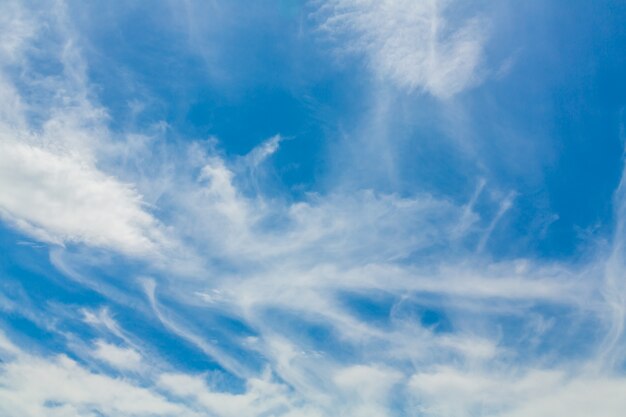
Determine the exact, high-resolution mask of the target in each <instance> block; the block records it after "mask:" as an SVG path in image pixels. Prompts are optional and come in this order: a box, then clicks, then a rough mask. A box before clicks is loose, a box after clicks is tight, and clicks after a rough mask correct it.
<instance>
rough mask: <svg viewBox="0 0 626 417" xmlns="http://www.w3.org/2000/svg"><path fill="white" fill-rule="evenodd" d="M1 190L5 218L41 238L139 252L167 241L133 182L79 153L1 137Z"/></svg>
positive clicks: (148, 250)
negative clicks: (118, 177)
mask: <svg viewBox="0 0 626 417" xmlns="http://www.w3.org/2000/svg"><path fill="white" fill-rule="evenodd" d="M5 134H6V133H5ZM0 190H1V191H0V210H1V212H2V216H3V217H4V219H5V220H8V221H10V222H11V223H13V224H14V225H15V226H17V227H18V228H20V229H21V230H23V231H25V232H26V233H28V234H31V235H32V236H33V237H35V238H38V239H40V240H43V241H48V242H52V243H57V244H63V243H68V242H69V243H86V244H88V245H93V246H96V247H104V248H108V249H112V250H116V251H121V252H125V253H130V254H135V255H137V254H146V253H149V252H153V251H155V250H156V249H157V248H158V245H159V244H161V243H163V242H164V238H163V236H162V235H161V233H160V231H159V226H158V223H157V222H156V221H155V220H154V219H153V218H152V216H151V215H150V214H148V213H147V212H146V211H145V210H144V208H143V207H142V202H141V197H140V195H139V194H138V193H137V192H136V191H135V190H134V189H133V188H132V187H130V186H128V185H126V184H123V183H120V182H119V181H117V180H115V179H114V178H112V177H110V176H107V175H105V174H103V173H102V172H100V171H99V170H97V169H96V168H95V167H93V166H91V164H89V162H85V161H83V160H81V159H80V157H77V156H73V155H62V154H59V153H55V152H52V151H50V150H47V149H44V148H42V147H38V146H34V145H30V144H28V143H25V142H17V141H15V140H11V139H6V138H4V140H1V139H0Z"/></svg>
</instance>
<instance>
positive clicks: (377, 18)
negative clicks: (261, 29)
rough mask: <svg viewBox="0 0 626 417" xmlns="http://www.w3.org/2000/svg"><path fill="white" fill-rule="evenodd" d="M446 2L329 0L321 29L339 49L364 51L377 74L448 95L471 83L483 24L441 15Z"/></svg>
mask: <svg viewBox="0 0 626 417" xmlns="http://www.w3.org/2000/svg"><path fill="white" fill-rule="evenodd" d="M451 3H452V5H453V4H454V3H453V2H450V1H439V0H429V1H411V0H392V1H376V0H368V1H359V0H330V1H325V2H322V3H321V6H320V10H319V12H318V13H319V14H320V16H321V19H322V23H321V29H322V30H324V31H328V32H329V35H330V36H331V37H332V38H338V39H340V40H341V42H338V44H337V45H336V48H337V49H338V50H339V51H341V52H355V53H358V54H364V55H365V57H366V59H367V61H368V62H369V65H370V67H371V68H372V70H373V71H375V72H376V73H377V74H378V75H379V76H381V77H383V78H388V79H390V80H392V81H394V82H395V83H397V84H398V85H400V86H401V87H409V88H412V89H421V90H424V91H427V92H429V93H430V94H432V95H434V96H436V97H438V98H448V97H451V96H453V95H454V94H456V93H459V92H461V91H463V90H464V89H466V88H468V87H470V86H472V85H473V84H475V83H477V82H478V81H479V80H480V78H481V74H480V63H481V55H482V49H483V43H484V40H485V38H486V26H485V22H484V21H483V20H481V19H479V18H472V19H467V20H464V21H461V22H457V21H450V20H448V19H447V15H448V14H447V13H446V12H447V11H448V10H447V9H449V8H451V6H452V5H451Z"/></svg>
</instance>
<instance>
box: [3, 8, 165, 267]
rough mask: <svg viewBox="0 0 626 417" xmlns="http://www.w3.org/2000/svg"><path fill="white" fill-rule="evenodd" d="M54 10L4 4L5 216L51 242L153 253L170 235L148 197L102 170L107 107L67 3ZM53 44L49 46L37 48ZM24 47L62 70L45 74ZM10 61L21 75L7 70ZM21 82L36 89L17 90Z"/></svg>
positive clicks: (15, 224)
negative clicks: (96, 100)
mask: <svg viewBox="0 0 626 417" xmlns="http://www.w3.org/2000/svg"><path fill="white" fill-rule="evenodd" d="M52 9H53V10H51V11H50V13H48V14H46V13H43V12H42V13H41V14H40V15H38V14H32V13H27V12H26V11H25V10H24V9H23V7H21V5H20V4H19V2H9V3H6V4H3V8H2V12H3V13H1V14H2V15H3V17H2V20H0V25H2V26H0V27H1V28H2V31H3V32H4V33H9V34H10V36H9V37H7V38H3V39H2V41H1V42H0V54H2V56H3V57H4V58H5V59H4V60H3V63H2V73H1V75H0V93H2V97H3V103H2V105H1V109H0V216H1V217H2V219H3V220H4V221H7V222H9V223H11V224H12V225H13V226H15V227H17V228H18V229H20V230H21V231H23V232H25V233H27V234H29V235H31V236H33V237H34V238H36V239H39V240H42V241H46V242H50V243H55V244H60V245H62V244H65V243H85V244H87V245H91V246H95V247H101V248H106V249H111V250H115V251H118V252H122V253H127V254H131V255H146V254H149V253H152V254H154V253H156V252H157V251H158V249H159V247H160V246H161V245H164V244H165V240H166V239H165V238H164V235H163V232H162V228H161V226H160V225H159V223H158V222H157V221H156V220H155V219H154V218H153V216H152V215H151V214H150V213H148V211H147V210H146V206H145V205H144V204H143V202H142V197H141V195H140V193H139V192H138V191H137V190H136V189H135V188H134V187H133V186H132V185H131V184H127V183H124V182H121V181H119V180H118V179H116V178H115V177H114V176H113V175H111V174H107V173H105V172H103V171H102V170H101V169H100V168H99V167H98V157H97V156H96V154H98V153H99V152H100V151H102V150H103V149H104V148H106V147H107V146H109V145H108V144H107V142H109V141H110V140H111V138H110V137H109V134H108V132H107V129H106V127H105V123H104V121H105V120H106V112H105V111H104V110H103V109H102V108H100V107H99V106H97V105H94V104H93V103H92V100H91V98H90V91H89V86H88V82H87V77H86V75H85V72H86V69H85V67H86V66H85V63H84V62H83V60H82V58H81V56H80V51H78V49H77V46H76V42H75V41H74V39H73V38H72V36H71V34H70V33H69V29H68V28H69V26H70V25H68V23H67V21H66V19H65V17H64V12H63V10H64V5H63V4H62V3H58V4H55V5H54V6H52ZM26 16H27V17H28V19H27V18H26ZM38 19H39V20H38ZM44 27H46V28H48V29H49V30H52V31H57V32H58V35H59V39H60V40H58V41H55V40H54V39H55V38H54V37H52V38H50V37H49V35H46V33H45V31H44V30H43V29H42V28H44ZM49 38H50V39H49ZM44 41H45V42H47V43H45V47H41V46H39V45H38V44H37V42H44ZM25 51H28V52H30V53H31V54H35V55H37V56H38V57H39V58H41V56H45V57H46V58H47V59H49V60H50V61H51V62H55V63H57V64H58V65H59V66H60V67H61V68H62V69H63V70H62V73H61V74H60V75H59V74H53V75H46V74H40V73H39V72H38V69H37V68H36V67H35V66H33V65H34V64H31V62H30V59H31V57H30V55H29V54H27V53H26V52H25ZM11 65H13V66H16V67H18V68H20V71H19V72H17V74H16V73H15V71H13V72H11V71H8V70H7V68H8V67H10V66H11ZM16 77H17V78H16ZM18 81H19V82H18ZM20 83H25V84H27V85H29V86H30V90H29V91H22V90H20V89H18V88H17V87H15V86H16V85H19V84H20ZM33 115H36V117H33ZM37 119H39V120H40V122H31V120H37Z"/></svg>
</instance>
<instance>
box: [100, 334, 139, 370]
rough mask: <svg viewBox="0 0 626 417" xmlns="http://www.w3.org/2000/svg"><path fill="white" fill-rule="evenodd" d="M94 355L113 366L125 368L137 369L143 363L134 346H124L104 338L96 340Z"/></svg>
mask: <svg viewBox="0 0 626 417" xmlns="http://www.w3.org/2000/svg"><path fill="white" fill-rule="evenodd" d="M93 355H94V356H95V357H96V358H98V359H101V360H103V361H105V362H107V363H108V364H110V365H111V366H114V367H116V368H119V369H124V370H131V371H132V370H137V369H139V367H140V365H141V355H140V354H139V353H138V352H137V351H135V350H134V349H132V348H123V347H119V346H116V345H113V344H110V343H106V342H105V341H103V340H98V341H97V342H96V350H95V351H94V353H93Z"/></svg>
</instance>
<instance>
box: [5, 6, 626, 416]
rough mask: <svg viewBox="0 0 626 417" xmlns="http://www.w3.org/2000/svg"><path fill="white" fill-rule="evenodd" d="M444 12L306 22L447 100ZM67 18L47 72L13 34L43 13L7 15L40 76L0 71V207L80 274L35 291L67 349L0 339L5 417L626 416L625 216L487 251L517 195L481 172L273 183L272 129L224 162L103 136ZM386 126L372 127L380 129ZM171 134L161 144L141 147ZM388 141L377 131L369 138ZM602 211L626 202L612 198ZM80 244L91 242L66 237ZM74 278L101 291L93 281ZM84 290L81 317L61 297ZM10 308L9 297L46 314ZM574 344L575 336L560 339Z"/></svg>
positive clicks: (450, 69) (449, 70) (460, 34)
mask: <svg viewBox="0 0 626 417" xmlns="http://www.w3.org/2000/svg"><path fill="white" fill-rule="evenodd" d="M14 4H17V3H14ZM59 4H61V3H59ZM448 5H450V6H448ZM16 7H17V6H16ZM446 7H452V5H451V3H443V2H436V1H432V2H409V1H395V2H392V1H382V2H374V1H350V0H336V1H328V2H325V3H323V4H322V6H321V7H320V9H319V10H320V11H319V13H318V15H317V16H318V17H321V18H322V21H321V23H320V25H321V27H322V28H323V29H324V30H326V31H328V33H330V34H332V35H333V36H336V37H337V38H338V39H340V40H341V41H345V43H341V45H347V46H338V48H339V49H341V50H342V51H346V52H356V53H358V54H362V55H364V56H365V57H366V59H367V61H368V62H369V65H370V66H371V68H372V70H374V71H375V72H376V74H378V76H380V77H381V78H384V79H387V80H391V81H392V82H394V83H396V84H397V85H399V86H400V87H403V88H408V89H419V90H423V91H426V92H428V93H430V94H432V95H434V96H436V97H438V98H442V99H444V98H447V97H451V96H453V95H454V94H457V93H460V92H461V91H464V90H465V89H467V88H469V87H470V86H472V85H474V84H475V83H477V82H479V81H480V60H481V58H480V57H481V50H482V47H483V43H484V41H485V33H484V31H483V29H482V28H481V22H480V21H479V20H476V19H474V20H472V19H470V20H464V21H460V22H459V21H456V20H455V19H453V18H452V17H451V16H450V15H449V14H448V13H447V12H448V9H446ZM18 9H19V7H18ZM188 10H193V8H188ZM12 13H13V12H12ZM15 13H17V12H15ZM17 14H19V13H17ZM52 14H53V15H56V14H55V13H52ZM57 14H58V13H57ZM59 16H61V17H59V19H61V20H63V19H65V18H63V17H62V13H60V14H59ZM50 19H52V18H50ZM52 20H54V19H52ZM8 21H10V20H8ZM3 22H4V21H3ZM20 22H22V21H21V20H20ZM24 22H26V20H24ZM61 23H63V24H60V23H59V22H57V26H54V25H51V26H50V27H51V28H53V29H51V30H53V31H54V30H55V29H54V28H56V30H57V31H58V32H59V33H57V35H58V37H59V38H61V39H62V41H59V43H60V44H61V45H53V46H54V47H50V48H49V49H47V48H44V49H46V57H47V58H49V59H51V60H52V62H54V63H57V64H59V66H60V68H62V70H60V71H58V73H55V74H54V76H51V75H49V74H48V75H46V74H41V73H37V72H36V71H34V69H33V68H32V65H31V63H29V58H28V54H26V53H25V50H26V49H28V48H26V47H25V46H24V43H28V39H30V38H31V37H32V36H39V35H37V31H36V30H35V28H34V27H29V28H25V27H22V26H19V25H18V24H16V25H17V26H18V27H16V31H15V32H14V33H15V36H14V38H11V39H10V42H9V43H7V44H6V45H5V46H3V49H2V51H8V52H2V53H3V54H5V55H6V56H7V57H10V59H12V60H13V61H11V62H10V64H11V65H16V66H18V67H25V68H28V69H29V71H26V73H29V74H30V75H28V77H29V78H28V80H27V81H37V82H33V83H29V84H28V85H33V86H37V88H34V90H35V93H36V94H35V96H31V95H29V94H26V92H25V91H24V90H23V89H20V87H19V86H20V85H23V84H21V83H20V82H23V81H24V80H16V79H15V78H14V77H16V75H15V73H13V72H11V71H8V70H7V71H4V72H3V78H2V79H0V94H2V95H3V97H5V96H6V97H7V98H8V100H7V101H8V102H10V103H14V104H15V105H13V104H11V105H8V104H0V105H2V106H3V107H2V116H1V117H0V213H1V214H2V218H3V220H4V221H6V222H8V223H10V224H11V225H13V226H14V227H16V228H17V229H18V230H20V231H21V232H23V233H25V234H29V235H31V236H33V237H35V238H37V239H39V240H41V241H45V242H49V243H51V244H53V245H54V246H55V248H54V249H53V251H51V253H50V256H49V261H50V262H51V265H52V266H53V267H55V268H57V270H58V272H60V273H61V274H63V276H65V277H66V278H69V279H71V280H72V281H71V283H70V284H69V285H68V284H67V283H66V282H61V284H60V285H59V286H60V287H64V288H63V289H66V290H67V288H65V286H67V287H69V290H68V291H71V296H68V297H67V300H63V302H65V304H64V303H63V302H62V301H57V300H56V298H55V297H57V296H58V298H59V299H61V300H62V299H63V297H62V296H61V295H58V294H54V297H48V296H49V295H51V294H48V293H47V292H45V291H46V290H43V291H44V292H45V294H44V295H45V298H44V299H45V300H46V302H44V303H40V304H38V303H34V302H33V303H30V304H29V305H28V308H29V309H34V310H37V313H38V316H41V317H48V316H53V317H54V321H55V325H54V326H50V328H49V329H46V330H48V331H49V332H51V333H54V335H55V336H57V337H58V338H59V340H60V342H59V344H58V345H59V346H61V347H60V348H59V349H58V350H60V351H62V352H63V353H61V354H59V353H60V352H54V353H55V354H50V353H49V352H48V350H53V349H56V348H57V347H56V346H49V347H48V346H46V349H44V348H41V346H38V347H37V348H41V349H40V350H41V351H43V352H42V353H39V354H35V353H28V352H26V351H25V349H24V348H22V347H19V346H17V345H14V344H12V343H11V342H10V341H9V339H8V338H6V337H5V336H4V335H3V334H2V333H0V359H1V361H0V414H3V415H7V416H9V417H12V416H20V417H21V416H27V417H30V416H32V417H40V416H77V415H78V416H89V417H92V416H93V417H95V416H99V415H115V416H152V415H164V416H168V415H176V416H200V415H207V414H208V415H217V416H241V415H244V416H247V415H267V416H269V415H272V416H290V417H305V416H306V417H313V416H315V417H322V416H336V415H343V416H361V417H368V416H385V415H387V416H395V415H416V414H418V415H424V416H433V417H457V416H458V417H465V416H471V415H483V416H493V417H495V416H499V417H525V416H531V415H532V416H542V415H560V414H563V415H572V416H576V415H577V414H576V413H579V414H580V415H583V414H582V413H583V412H584V413H586V414H584V415H589V414H594V413H595V414H601V415H603V416H604V415H606V416H608V417H612V416H617V415H619V414H618V412H619V410H623V408H624V406H625V405H624V404H623V400H621V397H619V395H618V394H619V392H621V391H623V389H624V379H623V376H622V375H619V374H618V372H617V371H615V369H616V368H615V366H616V364H619V363H621V362H620V360H621V359H622V358H623V354H621V353H620V352H622V351H623V317H624V302H623V300H624V297H623V285H622V283H621V281H620V277H621V276H622V275H623V274H622V272H623V270H624V264H623V254H622V251H623V241H622V237H621V236H622V235H623V233H622V232H623V230H621V229H622V228H623V213H621V211H619V210H618V211H619V213H618V214H619V215H618V220H619V221H618V225H619V227H618V228H617V229H618V230H617V233H616V239H615V242H613V245H612V247H611V250H610V251H608V252H609V253H610V255H609V256H608V259H607V258H605V257H603V256H602V255H597V256H594V257H592V258H591V259H589V260H588V262H586V263H580V264H576V265H572V264H568V263H564V262H555V261H550V260H546V259H507V260H494V259H492V258H491V257H490V254H489V253H488V246H487V245H486V243H487V241H488V239H489V237H490V235H491V234H492V232H493V231H494V228H495V227H496V226H498V227H499V224H500V223H499V221H500V220H501V218H502V216H503V215H504V214H505V213H506V212H507V210H508V209H509V208H511V207H512V206H513V205H514V204H515V200H514V198H513V197H514V194H512V193H511V194H508V197H507V198H505V200H504V201H503V202H502V204H500V205H497V204H495V203H494V202H493V201H491V200H489V198H488V197H487V196H488V195H489V193H488V192H484V189H485V188H487V185H486V184H487V182H486V181H483V182H480V183H479V186H478V188H477V190H476V192H475V193H474V195H472V196H470V198H469V201H467V202H465V201H460V200H461V199H452V198H450V197H447V196H446V195H442V194H441V193H439V194H437V193H427V192H413V193H403V194H400V193H396V192H380V191H377V190H372V189H368V188H366V187H365V188H363V187H361V188H359V187H349V186H346V185H345V184H332V185H331V186H329V187H328V188H327V189H325V190H317V192H309V193H306V194H305V195H304V196H302V197H301V198H295V197H293V196H284V195H280V196H278V197H276V196H270V195H268V194H267V193H264V192H263V187H262V185H263V184H262V183H263V181H262V178H261V177H260V176H261V175H262V172H261V171H262V169H261V167H262V165H263V164H267V163H269V162H270V161H269V157H270V156H271V155H272V154H274V153H276V152H278V151H279V149H280V146H281V143H282V140H283V139H282V137H281V136H280V135H276V136H272V137H270V138H268V139H267V140H266V141H264V142H263V143H261V144H260V145H259V146H257V147H256V148H254V149H252V150H251V151H250V152H249V153H248V154H247V155H244V156H239V157H237V156H231V155H227V154H226V153H225V152H222V151H220V150H219V149H217V148H218V144H217V143H218V142H217V140H213V143H212V144H211V143H209V144H207V143H206V142H201V141H194V140H191V139H188V138H184V139H185V140H184V141H180V142H177V143H171V142H168V141H167V140H166V139H162V137H161V136H163V137H165V136H166V134H165V133H164V132H163V131H159V132H156V133H155V132H152V131H150V132H140V133H138V134H133V135H130V134H129V135H128V137H125V135H124V133H117V134H114V133H112V132H111V131H110V129H109V128H108V127H107V122H106V120H107V117H108V116H107V112H106V110H105V109H103V108H102V107H101V106H100V105H99V104H98V101H97V100H96V99H95V98H94V97H93V95H92V94H91V90H90V82H89V79H88V76H87V73H88V72H86V71H85V70H84V66H85V65H86V63H85V62H83V61H82V58H81V54H80V49H79V48H77V47H76V44H75V42H76V36H75V35H72V32H71V28H70V29H68V27H69V25H68V27H66V26H65V25H64V24H65V23H68V22H67V20H63V21H62V22H61ZM3 24H7V23H6V22H5V23H3ZM21 24H22V23H20V25H21ZM24 24H25V25H26V24H27V23H24ZM11 27H12V26H11ZM59 27H61V28H63V30H61V29H59ZM18 29H19V30H18ZM31 46H32V45H31ZM48 46H49V45H48ZM60 46H62V47H60ZM60 51H61V52H62V53H61V52H60ZM48 55H49V56H48ZM18 81H20V82H18ZM383 107H385V106H383ZM385 112H387V110H385ZM385 112H383V113H385ZM33 114H34V115H36V116H37V117H34V116H33ZM383 116H384V115H383ZM381 119H386V117H382V116H381ZM386 123H387V121H386V120H382V121H381V123H380V125H381V126H380V129H379V130H376V131H375V132H374V133H373V134H374V135H379V134H380V135H381V136H383V135H386V134H387V133H385V129H384V126H383V125H385V124H386ZM133 133H134V132H133ZM151 135H154V136H156V139H155V141H151V139H150V138H151ZM159 135H161V136H159ZM161 139H162V141H161V142H159V146H161V147H162V148H161V149H160V152H162V153H163V154H164V155H166V156H165V157H164V158H163V160H159V159H158V158H157V157H155V156H154V155H153V154H151V153H150V147H151V146H153V145H154V144H155V142H157V141H158V140H161ZM377 139H380V138H377ZM173 142H175V141H173ZM384 146H385V141H384V140H379V141H377V142H376V143H375V146H372V152H385V148H384ZM389 160H390V162H389V165H390V170H391V169H392V168H393V165H394V161H393V158H389ZM129 161H130V163H128V164H127V163H126V162H129ZM159 164H162V165H159ZM155 165H156V167H155ZM344 169H346V170H350V169H351V167H350V166H347V167H344ZM146 173H147V174H146ZM129 178H132V179H135V178H136V179H138V180H137V181H136V182H135V181H133V182H131V181H130V180H129ZM622 191H623V190H622ZM144 195H151V196H153V197H152V198H150V202H151V205H148V204H147V203H146V202H145V198H144V197H143V196H144ZM504 195H507V194H506V193H505V194H504ZM485 206H489V209H488V210H485V209H484V208H485ZM616 206H617V207H618V208H619V209H620V210H621V209H623V196H621V195H620V194H619V193H618V194H617V195H616ZM481 209H483V210H482V211H481ZM488 213H491V214H493V216H490V215H489V214H488ZM172 241H176V242H178V241H180V242H183V243H181V245H180V246H177V245H174V244H172V243H171V242H172ZM73 244H80V245H81V249H83V250H81V251H75V252H73V251H71V248H69V249H68V250H66V249H64V248H63V247H62V246H61V247H59V245H67V246H70V245H73ZM181 247H182V249H181ZM93 248H96V249H98V256H94V255H93V252H91V249H93ZM476 248H478V250H476ZM21 249H24V250H26V248H21ZM109 251H110V252H116V253H120V252H121V253H123V254H127V255H131V256H139V257H142V259H143V260H145V261H147V262H146V263H147V265H143V264H141V265H136V264H132V265H128V264H126V263H124V262H121V265H113V264H114V263H115V262H110V263H106V261H102V260H101V259H100V258H104V257H106V256H105V255H106V254H107V253H108V252H109ZM181 252H184V255H185V256H187V257H185V256H181ZM100 254H104V255H102V256H100ZM155 254H158V255H159V256H161V257H162V258H167V259H169V260H170V262H169V263H160V259H155V256H154V255H155ZM197 254H201V256H198V255H197ZM198 258H200V260H198ZM114 259H117V258H114ZM189 264H193V268H191V267H189ZM103 265H104V266H103ZM157 265H159V266H161V267H160V268H155V266H157ZM190 271H192V272H193V273H190ZM148 277H149V278H148ZM41 279H42V280H44V279H47V278H45V277H42V278H41ZM59 281H62V280H60V279H59ZM44 288H45V287H44ZM63 289H59V290H58V291H59V292H60V293H61V292H62V291H63ZM5 290H6V289H5V288H4V287H0V294H3V293H4V291H5ZM79 290H80V291H85V292H87V291H88V290H90V291H93V292H97V293H98V294H97V297H96V296H94V294H92V293H91V292H89V296H86V297H85V299H83V298H81V297H80V296H79V295H76V293H79V292H80V291H79ZM81 294H82V293H81ZM6 298H7V299H9V298H10V297H8V296H7V297H6ZM25 298H26V297H25ZM48 298H51V299H52V300H51V301H49V300H48ZM94 299H96V300H97V301H96V303H97V305H93V303H94ZM3 303H4V301H3ZM55 303H56V304H55ZM6 304H7V305H9V304H11V306H10V307H11V308H12V304H13V303H6ZM31 304H32V305H31ZM77 305H79V307H80V311H82V312H83V316H82V317H81V318H75V317H73V314H71V313H72V312H74V311H76V308H77ZM55 306H56V309H55ZM23 310H25V307H22V308H20V309H18V308H15V309H12V310H11V312H12V313H13V314H15V315H18V314H21V315H22V316H23V317H22V318H23V319H25V320H28V321H29V322H32V323H33V325H35V326H36V325H37V324H38V323H36V321H35V320H32V319H31V318H32V316H34V315H33V314H26V313H24V312H23ZM59 312H64V314H60V313H59ZM116 313H120V315H119V317H123V318H124V320H120V321H119V322H118V321H117V320H116V319H114V317H118V316H116ZM8 322H9V321H8V319H7V323H8ZM0 325H2V326H5V325H7V324H6V323H5V322H4V321H3V322H2V323H0ZM7 326H8V325H7ZM81 326H83V327H81ZM84 327H89V329H87V330H86V329H85V328H84ZM146 329H148V330H146ZM605 330H606V333H607V335H606V338H604V339H603V337H604V333H603V332H605ZM94 333H96V335H95V336H94ZM147 333H149V334H150V336H153V337H154V338H158V337H160V336H163V335H166V334H167V336H168V337H163V338H162V339H158V340H154V338H151V337H147V336H146V334H147ZM154 335H156V336H154ZM76 340H79V341H80V343H77V342H76ZM581 340H586V341H589V343H588V344H589V347H588V348H587V350H582V351H577V352H572V351H571V349H570V350H568V349H565V348H564V346H571V345H578V344H580V341H581ZM163 341H167V342H163ZM162 343H171V345H168V346H166V347H164V346H162ZM43 344H45V341H44V342H43ZM179 348H180V349H179ZM168 349H169V350H168ZM33 351H38V350H37V349H35V348H34V349H33ZM164 351H167V352H166V353H169V355H166V354H163V353H164ZM172 351H173V352H174V353H173V354H172ZM179 351H180V352H182V351H184V352H185V354H184V355H187V353H188V352H190V353H189V354H190V356H191V355H196V356H200V357H202V355H204V356H206V358H204V357H202V360H198V361H197V362H199V363H200V365H197V363H196V365H197V366H204V365H205V364H206V363H210V367H211V370H210V371H205V372H198V371H191V370H189V369H183V368H185V366H184V365H185V363H184V361H185V360H186V359H187V358H181V357H179V356H177V355H182V354H180V353H179ZM71 357H74V358H76V357H78V358H79V359H82V360H79V359H70V358H71ZM172 357H174V358H172ZM193 359H194V360H195V359H197V358H196V357H195V356H194V358H193ZM207 367H209V365H207ZM213 368H214V369H213ZM590 369H591V370H590ZM585 387H587V388H588V389H587V390H585ZM607 395H611V396H612V397H611V398H609V399H608V400H606V399H605V398H604V397H606V396H607ZM594 410H598V412H595V411H594Z"/></svg>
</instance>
